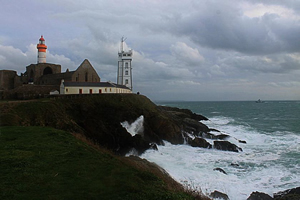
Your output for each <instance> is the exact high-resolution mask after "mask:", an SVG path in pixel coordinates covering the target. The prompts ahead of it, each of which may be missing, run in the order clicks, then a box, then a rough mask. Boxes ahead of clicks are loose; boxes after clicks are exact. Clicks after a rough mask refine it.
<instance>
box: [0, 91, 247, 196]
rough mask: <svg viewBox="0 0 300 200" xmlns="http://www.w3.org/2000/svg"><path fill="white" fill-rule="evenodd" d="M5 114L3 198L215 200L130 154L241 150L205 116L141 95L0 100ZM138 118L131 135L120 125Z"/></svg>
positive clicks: (0, 115) (2, 115)
mask: <svg viewBox="0 0 300 200" xmlns="http://www.w3.org/2000/svg"><path fill="white" fill-rule="evenodd" d="M0 110H1V113H0V119H1V120H0V125H1V134H0V141H1V147H0V148H1V151H0V157H1V158H0V159H1V162H0V163H1V164H0V169H1V171H2V172H3V173H2V174H1V177H0V178H1V180H2V181H1V185H0V191H1V192H0V193H1V199H32V198H36V199H39V198H45V199H68V198H72V199H74V197H76V198H78V199H84V198H89V199H93V198H95V199H97V198H99V197H100V196H101V199H209V198H208V197H206V196H204V195H203V194H201V191H195V190H194V188H190V187H189V188H188V189H187V187H184V186H182V185H180V184H179V183H177V182H176V181H174V180H173V179H172V178H171V177H170V176H169V175H168V173H167V172H166V171H164V170H163V169H162V168H160V167H159V166H157V165H155V164H154V163H150V162H148V161H146V160H144V159H140V158H139V157H137V156H129V157H124V155H128V154H129V153H130V154H131V155H139V154H141V153H143V152H144V151H145V150H147V149H156V148H157V146H156V145H163V144H164V141H168V142H170V143H172V144H188V145H191V146H193V147H201V148H215V149H218V150H222V151H233V152H237V153H238V152H240V151H242V149H241V148H240V147H238V146H236V145H234V144H231V143H230V142H228V141H226V138H227V137H230V136H229V135H225V134H222V133H220V132H219V131H218V130H216V129H212V128H209V127H207V126H206V125H204V124H203V123H201V121H202V120H207V118H206V117H204V116H201V115H199V114H195V113H193V112H191V111H190V110H187V109H179V108H171V107H164V106H157V105H156V104H154V103H153V102H152V101H151V100H150V99H148V98H147V97H146V96H143V95H136V94H105V95H64V96H61V95H58V96H53V97H52V98H43V99H33V100H26V101H1V102H0ZM141 116H143V117H142V118H141ZM137 119H142V120H143V121H142V127H134V128H135V130H134V132H135V134H131V133H129V132H128V131H127V130H126V128H124V125H122V124H123V123H125V122H126V123H127V124H134V123H135V122H136V121H137ZM206 138H209V139H213V140H215V141H214V143H213V144H210V143H209V142H207V141H206V140H205V139H206ZM239 142H240V143H246V141H239ZM216 170H218V171H220V172H221V171H222V169H216ZM76 198H75V199H76Z"/></svg>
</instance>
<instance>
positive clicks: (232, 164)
mask: <svg viewBox="0 0 300 200" xmlns="http://www.w3.org/2000/svg"><path fill="white" fill-rule="evenodd" d="M230 166H232V167H239V166H240V165H239V164H236V163H231V164H230Z"/></svg>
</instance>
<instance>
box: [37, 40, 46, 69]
mask: <svg viewBox="0 0 300 200" xmlns="http://www.w3.org/2000/svg"><path fill="white" fill-rule="evenodd" d="M36 48H37V49H38V63H46V50H47V46H46V45H45V39H44V37H43V36H41V38H40V40H39V43H38V44H37V46H36Z"/></svg>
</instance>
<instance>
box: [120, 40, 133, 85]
mask: <svg viewBox="0 0 300 200" xmlns="http://www.w3.org/2000/svg"><path fill="white" fill-rule="evenodd" d="M125 40H126V38H124V37H122V39H121V48H120V52H119V53H118V55H119V60H118V75H117V84H119V85H125V86H126V87H128V88H129V89H130V90H132V66H131V61H132V50H128V51H125V50H124V41H125Z"/></svg>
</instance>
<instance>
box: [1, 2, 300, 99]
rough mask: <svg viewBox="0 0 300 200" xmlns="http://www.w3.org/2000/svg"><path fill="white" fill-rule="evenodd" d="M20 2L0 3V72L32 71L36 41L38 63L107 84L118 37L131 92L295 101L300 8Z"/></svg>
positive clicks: (272, 4) (280, 5)
mask: <svg viewBox="0 0 300 200" xmlns="http://www.w3.org/2000/svg"><path fill="white" fill-rule="evenodd" d="M28 2H29V1H17V0H9V1H8V0H4V1H3V2H2V4H1V7H0V10H1V12H0V23H1V25H3V27H5V28H4V29H1V31H0V65H1V69H6V68H9V69H15V70H18V72H19V73H20V72H24V69H25V66H27V65H28V64H30V63H35V62H36V53H37V50H36V43H37V42H38V38H39V37H40V35H41V34H43V35H44V37H45V39H46V44H47V45H48V50H47V61H49V62H53V63H59V64H61V65H62V68H63V70H66V68H69V69H70V70H74V69H76V67H78V66H79V64H80V63H81V62H82V61H83V60H84V59H89V61H90V62H91V63H92V65H93V66H94V68H95V69H96V70H97V72H98V73H99V75H100V77H101V80H102V81H108V80H111V81H114V82H115V81H116V69H117V61H118V57H117V52H118V50H119V48H120V38H121V37H122V36H125V37H127V38H128V39H127V40H126V44H127V47H126V48H129V49H133V51H134V54H133V63H132V64H133V65H132V66H133V80H134V86H133V87H134V91H140V92H141V93H142V94H145V95H147V96H149V97H150V98H152V99H155V100H159V99H165V100H170V99H173V100H241V99H244V100H249V99H251V98H253V94H255V98H257V97H259V98H263V99H281V97H283V98H286V99H299V98H300V92H299V85H300V81H299V76H300V53H299V52H300V39H299V38H300V37H299V35H300V34H299V33H300V22H299V20H300V15H299V13H300V12H299V11H300V1H292V0H286V1H281V0H265V1H258V0H257V1H256V0H222V1H220V0H187V1H179V0H178V1H177V0H164V1H161V0H143V1H137V0H127V1H126V2H125V1H118V0H111V1H110V0H90V1H83V0H76V1H72V0H64V1H60V0H51V1H50V0H45V1H38V0H32V1H30V3H28ZM287 91H288V92H287ZM287 94H288V95H287Z"/></svg>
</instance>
